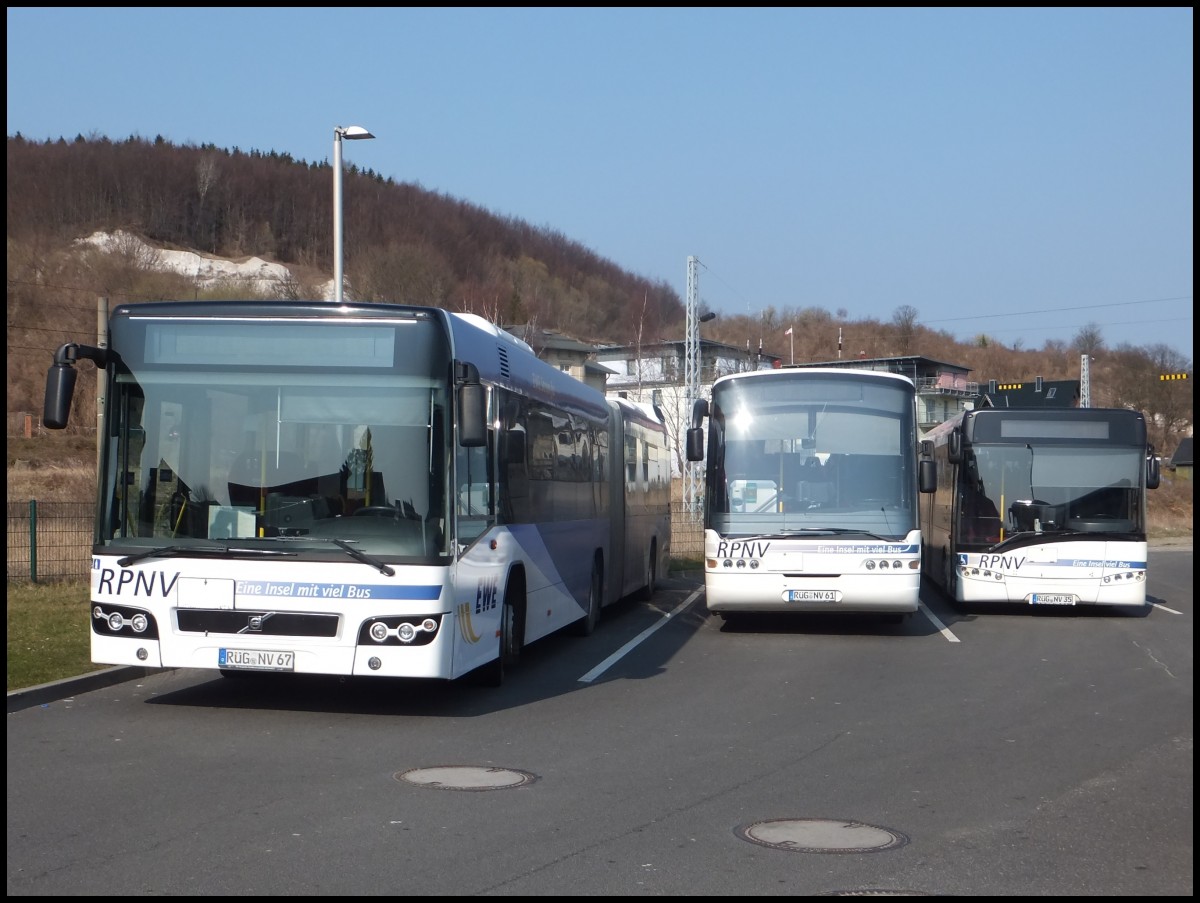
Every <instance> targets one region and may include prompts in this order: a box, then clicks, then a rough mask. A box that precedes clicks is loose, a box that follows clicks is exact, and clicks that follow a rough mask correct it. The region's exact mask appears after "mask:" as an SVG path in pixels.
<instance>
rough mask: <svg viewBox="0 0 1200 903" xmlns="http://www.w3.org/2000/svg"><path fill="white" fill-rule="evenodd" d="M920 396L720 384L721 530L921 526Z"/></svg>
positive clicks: (716, 425) (712, 497)
mask: <svg viewBox="0 0 1200 903" xmlns="http://www.w3.org/2000/svg"><path fill="white" fill-rule="evenodd" d="M911 407H912V399H911V395H910V394H907V393H906V392H905V391H904V389H903V388H901V387H900V386H898V385H896V386H893V385H887V384H875V383H867V382H855V381H847V380H846V379H845V378H844V377H842V378H841V379H840V380H839V381H833V380H821V379H819V378H815V377H814V378H812V379H811V381H808V382H802V381H797V380H791V381H788V382H783V381H772V380H769V379H764V380H757V381H751V380H730V381H729V382H727V383H724V384H721V385H717V386H714V390H713V398H712V413H711V420H710V427H709V438H710V455H709V471H708V472H709V477H710V480H711V481H712V482H711V485H710V486H709V487H708V494H707V495H708V514H709V520H710V524H711V526H712V528H713V529H714V530H717V531H718V532H719V533H721V534H723V535H739V534H742V535H746V534H760V533H788V532H794V531H798V532H813V533H817V534H819V533H821V532H827V533H841V532H846V531H851V532H861V533H864V534H868V535H873V536H877V537H886V538H901V537H904V536H905V535H906V534H908V533H909V531H911V530H914V529H916V526H917V514H918V512H917V511H916V509H915V505H914V502H913V499H914V497H915V495H916V491H915V486H916V484H915V476H914V469H913V468H914V459H915V454H914V452H913V448H914V447H915V428H914V424H913V417H912V414H911Z"/></svg>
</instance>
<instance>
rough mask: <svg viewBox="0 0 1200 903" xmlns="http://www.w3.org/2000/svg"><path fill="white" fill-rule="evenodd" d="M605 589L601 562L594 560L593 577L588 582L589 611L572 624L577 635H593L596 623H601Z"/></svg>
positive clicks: (573, 631)
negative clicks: (601, 594) (601, 604)
mask: <svg viewBox="0 0 1200 903" xmlns="http://www.w3.org/2000/svg"><path fill="white" fill-rule="evenodd" d="M602 590H603V581H602V578H601V576H600V562H598V561H593V562H592V579H591V582H590V583H589V584H588V597H587V612H586V613H585V614H584V616H583V617H582V618H580V619H579V620H578V621H576V622H575V623H574V624H572V625H571V628H572V630H571V632H572V633H574V634H575V636H591V635H592V633H593V632H594V631H595V630H596V625H597V624H599V623H600V600H601V597H600V593H601V591H602Z"/></svg>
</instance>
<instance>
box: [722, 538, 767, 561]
mask: <svg viewBox="0 0 1200 903" xmlns="http://www.w3.org/2000/svg"><path fill="white" fill-rule="evenodd" d="M769 548H771V544H770V543H769V542H763V541H762V540H744V541H743V540H739V539H722V540H721V541H720V542H718V543H717V557H718V558H762V557H763V556H764V555H766V554H767V549H769Z"/></svg>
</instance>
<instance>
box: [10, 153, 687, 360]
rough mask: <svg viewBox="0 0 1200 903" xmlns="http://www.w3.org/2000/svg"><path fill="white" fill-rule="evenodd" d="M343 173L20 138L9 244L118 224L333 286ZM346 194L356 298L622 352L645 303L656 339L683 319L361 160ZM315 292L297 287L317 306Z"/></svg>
mask: <svg viewBox="0 0 1200 903" xmlns="http://www.w3.org/2000/svg"><path fill="white" fill-rule="evenodd" d="M332 175H333V173H332V168H331V165H330V164H329V163H328V162H327V161H320V162H318V163H307V162H305V161H303V160H296V159H294V158H292V157H290V156H288V155H286V154H277V153H259V152H256V151H250V152H243V151H240V150H237V149H234V150H221V149H218V148H216V147H212V146H206V147H195V146H188V147H180V146H175V145H171V144H168V143H167V142H165V141H163V140H161V139H159V140H156V141H153V142H150V141H145V140H142V139H132V138H131V139H129V140H127V141H122V142H113V141H108V140H105V139H92V140H88V139H84V138H82V137H81V138H77V139H76V140H75V141H71V142H67V141H59V142H52V143H43V144H39V143H34V142H28V141H25V140H23V139H21V138H20V137H19V136H18V137H12V138H9V139H8V238H9V242H10V244H11V243H12V242H14V241H15V242H18V243H21V244H24V243H32V242H38V243H43V245H44V243H47V242H49V243H50V244H51V245H53V244H60V245H65V244H66V243H67V242H69V241H71V240H73V239H77V238H81V237H83V236H86V235H89V234H91V233H92V232H95V231H98V230H102V231H115V230H117V229H122V230H127V231H130V232H133V233H136V234H139V235H141V236H142V237H143V238H144V239H145V240H146V241H148V242H149V243H151V244H155V245H159V246H162V247H167V248H186V249H189V250H194V251H198V252H201V253H204V254H212V255H216V256H219V257H225V258H232V259H236V258H239V257H244V256H251V255H253V256H257V257H261V258H263V259H265V260H269V261H273V262H277V263H281V264H283V265H285V266H288V267H289V268H298V269H299V270H301V271H309V272H311V273H312V274H313V278H314V279H315V280H316V281H319V282H325V281H328V280H329V279H330V278H331V277H330V275H329V274H331V273H332V271H333V261H332V254H333V235H332V232H333V209H332V204H333V197H332V195H333V191H332ZM342 188H343V210H344V212H345V217H346V222H347V223H348V224H350V225H349V226H348V228H347V229H346V230H345V233H344V236H343V245H344V248H343V251H344V260H345V273H346V276H347V280H348V282H349V284H350V285H351V286H352V287H353V295H354V297H355V298H356V299H358V300H365V301H385V300H386V301H392V302H396V303H401V304H410V303H412V304H434V305H436V306H439V307H445V308H451V309H455V310H472V311H474V312H475V313H480V314H484V315H490V318H491V319H500V320H504V321H505V322H513V323H515V322H531V321H536V322H537V323H539V324H540V325H541V327H542V328H546V329H566V328H567V327H570V329H571V330H572V332H573V333H574V334H576V335H578V336H579V337H580V338H584V339H591V340H599V339H605V340H608V341H613V342H624V341H627V340H628V341H633V339H634V338H635V336H634V333H633V330H634V329H635V328H636V327H637V325H638V324H637V323H631V322H630V318H629V316H628V315H627V314H628V311H629V310H630V309H631V307H632V306H633V305H634V304H635V303H636V309H637V311H638V313H639V320H640V322H641V323H642V325H643V329H644V331H645V332H646V333H650V334H653V335H654V336H655V337H658V335H659V333H660V331H661V330H663V329H664V328H666V327H667V326H674V325H677V324H680V323H682V322H683V318H684V306H683V302H682V301H681V299H680V297H679V294H678V293H677V292H676V291H675V290H674V289H673V288H672V287H671V286H669V285H666V284H662V283H657V284H656V283H653V282H651V281H649V280H647V279H645V278H643V277H640V276H636V275H633V274H631V273H628V272H625V271H624V270H622V269H620V268H619V267H618V266H616V265H615V264H613V263H612V262H611V261H607V260H604V259H602V258H600V257H599V256H597V255H596V254H594V253H593V252H591V251H590V250H588V249H587V248H585V247H584V246H583V245H581V244H579V243H578V242H574V241H571V240H570V239H568V238H566V237H565V236H563V235H561V234H558V233H556V232H552V231H550V230H548V229H537V228H533V227H532V226H530V225H529V224H527V223H524V222H522V221H520V220H516V219H513V218H505V217H503V216H499V215H497V214H495V213H491V212H489V211H487V210H484V209H483V208H481V207H478V206H475V205H472V204H470V203H468V202H465V201H459V200H455V199H453V198H450V197H446V196H444V195H440V194H437V193H434V192H431V191H426V190H424V189H422V188H419V187H416V186H414V185H411V184H405V183H400V182H396V181H393V180H392V179H390V178H384V177H383V176H381V175H380V174H378V173H375V172H372V171H370V170H361V169H358V168H357V167H355V166H354V165H353V164H350V165H348V166H347V167H346V171H345V174H344V177H343V183H342ZM350 226H352V227H350ZM679 267H680V271H681V272H682V271H683V267H684V261H680V262H679ZM10 270H11V264H10ZM10 276H11V273H10ZM130 288H133V287H132V286H131V287H130ZM306 288H309V287H308V286H305V285H304V284H301V285H299V286H298V287H297V289H298V291H299V293H300V294H301V295H308V296H311V292H308V293H306V292H305V289H306Z"/></svg>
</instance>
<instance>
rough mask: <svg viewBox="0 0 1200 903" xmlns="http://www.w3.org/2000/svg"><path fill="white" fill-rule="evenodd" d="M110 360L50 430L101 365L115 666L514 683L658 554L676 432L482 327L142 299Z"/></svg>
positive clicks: (395, 311)
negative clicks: (630, 472) (540, 646)
mask: <svg viewBox="0 0 1200 903" xmlns="http://www.w3.org/2000/svg"><path fill="white" fill-rule="evenodd" d="M106 344H107V347H93V346H89V345H82V344H75V343H69V344H66V345H63V346H62V347H61V348H60V349H59V350H58V352H57V353H56V355H55V360H54V363H53V365H52V366H51V368H50V371H49V373H48V374H47V385H46V406H45V412H44V419H45V423H46V425H47V426H48V427H51V428H63V427H65V425H66V423H67V418H68V412H69V410H70V405H71V399H72V396H73V389H74V384H75V378H76V370H75V368H74V364H75V362H76V361H79V360H83V359H90V360H92V361H94V362H95V363H96V365H97V367H98V368H99V369H100V370H101V371H102V372H101V374H100V380H101V386H102V387H103V391H104V393H105V403H104V421H103V426H102V429H103V442H102V448H101V457H100V472H99V496H98V511H97V518H96V533H95V540H94V548H93V564H92V578H91V600H92V612H91V619H90V620H91V649H92V660H93V661H95V662H97V663H104V664H133V665H145V666H149V667H181V668H210V669H214V670H219V671H220V672H221V673H222V674H225V675H227V676H234V675H242V674H245V673H247V672H255V671H275V672H305V673H320V674H332V675H379V676H389V677H420V678H446V679H451V678H457V677H460V676H462V675H465V674H468V673H470V674H472V675H473V676H474V677H477V678H480V679H481V680H483V681H484V682H487V683H491V684H498V683H499V682H501V681H502V680H503V676H504V671H505V669H506V668H507V667H508V666H509V665H511V664H512V663H513V662H514V661H516V659H517V658H518V656H519V654H520V652H521V649H522V647H523V646H525V645H526V644H528V643H531V642H533V641H535V640H538V639H541V638H542V637H545V636H547V635H549V634H551V633H553V632H555V631H558V630H560V629H563V628H569V629H571V630H573V631H574V632H577V633H581V634H584V635H586V634H589V633H591V632H592V630H593V629H594V628H595V626H596V622H597V620H598V618H599V616H600V609H601V607H602V606H604V605H606V604H608V603H610V602H613V601H615V600H616V599H617V598H619V597H621V596H622V595H625V594H628V593H630V592H636V591H638V590H642V591H643V592H652V591H653V586H654V581H655V577H656V575H657V574H658V573H659V572H660V569H661V568H662V566H663V562H665V561H666V556H667V555H668V553H669V547H670V520H669V498H668V490H667V488H666V483H665V480H666V478H665V477H661V475H659V474H658V471H657V470H654V471H653V475H654V476H655V478H654V479H651V476H652V470H651V468H650V467H649V466H646V465H644V463H643V462H647V461H657V460H663V461H665V460H667V449H666V445H667V439H666V430H665V427H663V425H662V423H661V422H656V421H655V420H654V418H653V417H651V416H649V415H647V414H646V413H645V412H643V411H636V410H633V409H631V408H628V407H625V406H621V405H618V404H617V403H615V402H609V401H607V400H606V399H605V398H604V396H603V394H602V393H600V392H599V391H596V390H595V389H592V388H590V387H588V386H586V385H585V384H583V383H582V382H580V381H578V380H576V379H574V378H572V377H571V376H569V375H568V374H566V373H563V372H561V371H559V370H558V369H556V368H555V367H553V366H550V365H549V364H547V363H545V362H543V361H541V360H539V359H538V358H537V357H536V355H534V353H533V352H532V350H531V349H530V348H529V346H528V345H526V344H525V343H524V342H521V341H519V340H518V339H516V338H514V337H513V336H511V335H510V334H508V333H507V332H504V331H503V330H501V329H498V328H497V327H495V326H493V325H492V324H490V323H488V322H486V321H485V320H483V319H482V318H479V317H475V316H472V315H463V314H454V313H449V312H447V311H444V310H440V309H436V308H424V307H410V306H400V305H387V304H345V305H338V304H331V303H325V302H271V301H232V302H217V301H213V302H198V303H191V302H157V303H150V304H128V305H121V306H119V307H117V308H116V309H115V310H114V311H113V313H112V316H111V317H110V319H109V324H108V341H107V343H106ZM625 443H632V447H633V450H632V452H630V451H629V450H628V449H627V448H626V447H625ZM630 454H632V456H633V457H632V459H631V460H632V462H633V463H634V464H636V465H637V466H636V468H635V469H636V476H637V477H638V479H637V480H634V481H632V482H628V481H627V480H626V477H625V475H626V472H627V468H626V466H625V465H626V456H628V455H630ZM660 477H661V479H660ZM660 482H662V483H663V485H662V486H660V485H659V483H660ZM654 511H657V513H658V514H659V515H660V517H658V518H657V519H654V522H653V524H651V523H649V522H648V515H647V512H654ZM628 524H633V525H636V529H630V528H628V526H627V525H628ZM643 525H644V526H643Z"/></svg>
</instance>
